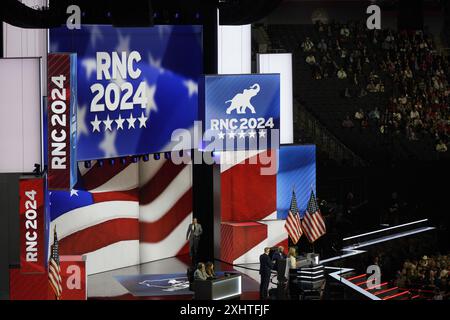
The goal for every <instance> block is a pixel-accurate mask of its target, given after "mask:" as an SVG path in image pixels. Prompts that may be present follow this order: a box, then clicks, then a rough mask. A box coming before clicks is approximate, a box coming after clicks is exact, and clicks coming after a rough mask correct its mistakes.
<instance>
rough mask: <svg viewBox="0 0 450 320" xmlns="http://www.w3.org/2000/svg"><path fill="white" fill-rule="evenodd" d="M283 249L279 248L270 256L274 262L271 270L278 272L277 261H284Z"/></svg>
mask: <svg viewBox="0 0 450 320" xmlns="http://www.w3.org/2000/svg"><path fill="white" fill-rule="evenodd" d="M283 251H284V248H283V247H282V246H279V247H278V248H277V249H276V251H275V252H274V253H273V255H272V260H273V262H274V266H273V269H274V270H277V271H278V261H279V260H282V259H286V255H285V254H284V252H283Z"/></svg>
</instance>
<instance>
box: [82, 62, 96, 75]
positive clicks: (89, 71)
mask: <svg viewBox="0 0 450 320" xmlns="http://www.w3.org/2000/svg"><path fill="white" fill-rule="evenodd" d="M81 65H82V66H83V67H84V68H85V69H86V78H87V79H90V78H91V75H92V73H93V72H94V71H95V70H96V69H97V61H96V60H95V59H94V58H89V59H83V61H82V62H81Z"/></svg>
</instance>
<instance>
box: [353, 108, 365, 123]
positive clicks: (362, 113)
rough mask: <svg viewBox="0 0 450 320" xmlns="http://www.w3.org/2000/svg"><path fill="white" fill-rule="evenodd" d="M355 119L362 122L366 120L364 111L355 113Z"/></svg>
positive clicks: (360, 110)
mask: <svg viewBox="0 0 450 320" xmlns="http://www.w3.org/2000/svg"><path fill="white" fill-rule="evenodd" d="M355 119H356V120H359V121H361V120H362V119H364V111H363V110H362V109H359V110H358V111H356V112H355Z"/></svg>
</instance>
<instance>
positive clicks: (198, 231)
mask: <svg viewBox="0 0 450 320" xmlns="http://www.w3.org/2000/svg"><path fill="white" fill-rule="evenodd" d="M192 225H193V223H190V224H189V227H188V229H187V232H186V238H187V239H189V240H190V239H192V238H193V237H194V236H196V237H200V236H201V235H202V233H203V229H202V225H201V224H200V223H197V227H196V228H195V230H192Z"/></svg>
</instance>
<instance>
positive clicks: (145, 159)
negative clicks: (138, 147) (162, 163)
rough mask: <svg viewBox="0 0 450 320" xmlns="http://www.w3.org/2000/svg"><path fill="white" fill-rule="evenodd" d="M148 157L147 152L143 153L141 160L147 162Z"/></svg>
mask: <svg viewBox="0 0 450 320" xmlns="http://www.w3.org/2000/svg"><path fill="white" fill-rule="evenodd" d="M149 159H150V157H149V156H148V154H144V155H143V156H142V160H144V161H145V162H147V161H148V160H149Z"/></svg>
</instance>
